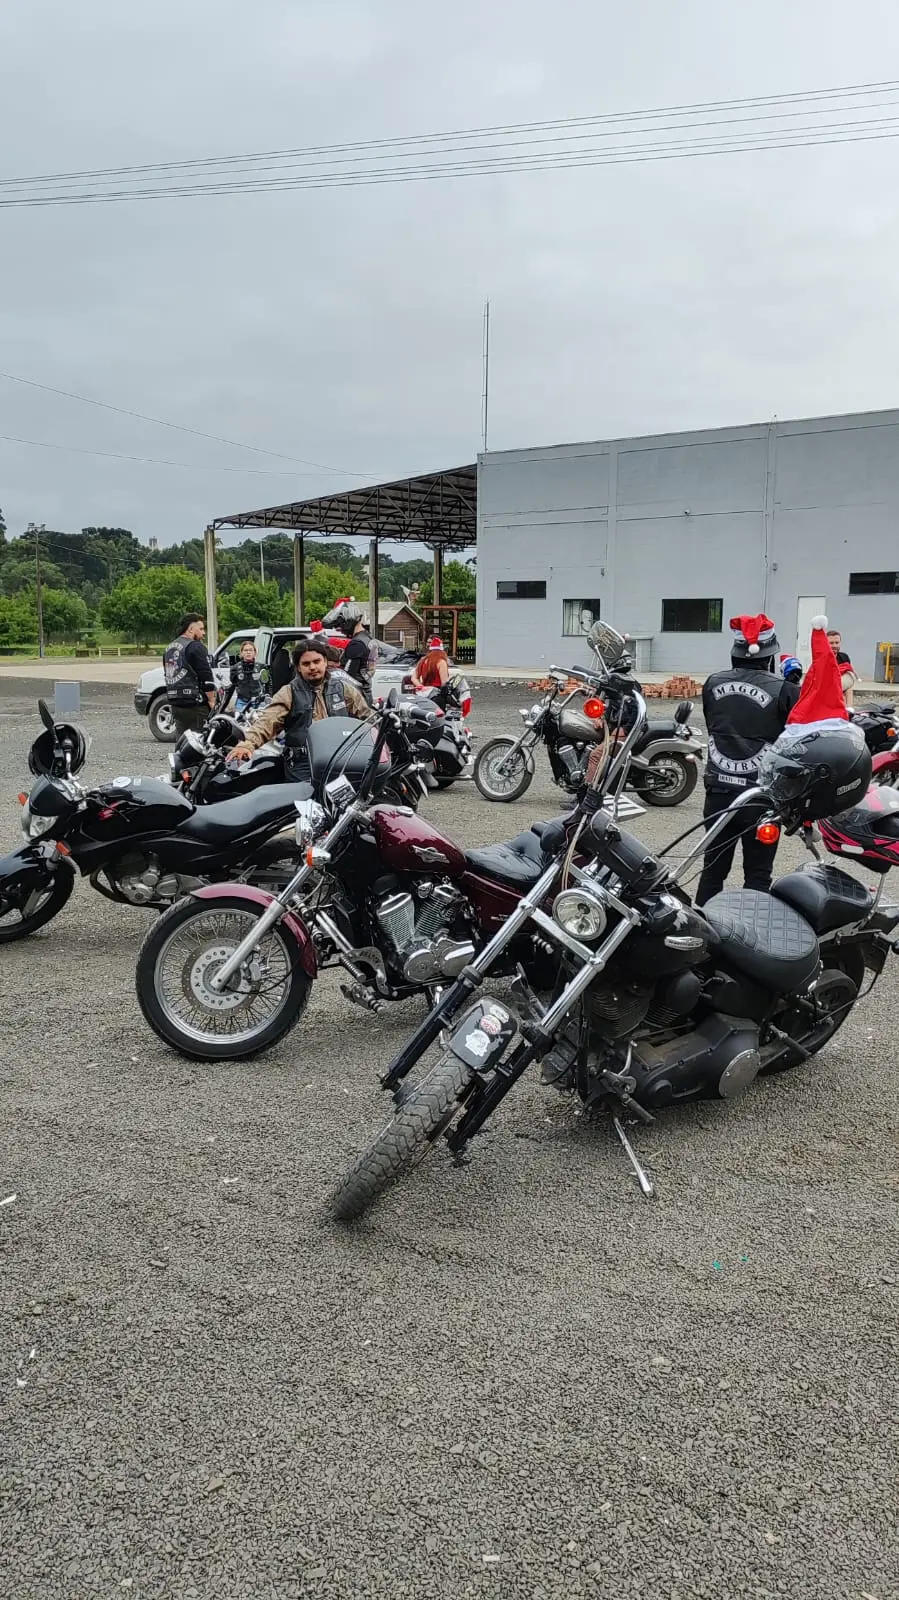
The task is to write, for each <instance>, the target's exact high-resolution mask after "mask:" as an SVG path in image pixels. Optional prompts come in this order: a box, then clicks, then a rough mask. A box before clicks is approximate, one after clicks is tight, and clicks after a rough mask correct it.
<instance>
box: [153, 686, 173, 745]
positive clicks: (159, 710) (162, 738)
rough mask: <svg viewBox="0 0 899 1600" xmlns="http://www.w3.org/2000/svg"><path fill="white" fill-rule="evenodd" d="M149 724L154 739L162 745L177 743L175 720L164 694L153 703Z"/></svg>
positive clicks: (158, 696)
mask: <svg viewBox="0 0 899 1600" xmlns="http://www.w3.org/2000/svg"><path fill="white" fill-rule="evenodd" d="M147 723H148V726H149V729H150V732H151V733H152V735H153V738H154V739H158V740H159V743H160V744H174V743H175V738H176V733H175V718H174V716H173V714H172V708H171V706H170V704H169V702H168V700H167V699H166V697H165V695H164V694H159V695H157V696H156V699H155V700H154V701H153V704H152V705H151V707H150V710H149V712H148V713H147Z"/></svg>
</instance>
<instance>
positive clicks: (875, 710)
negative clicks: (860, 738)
mask: <svg viewBox="0 0 899 1600" xmlns="http://www.w3.org/2000/svg"><path fill="white" fill-rule="evenodd" d="M849 715H850V717H851V719H852V721H853V722H854V723H855V726H856V727H857V728H861V731H862V733H863V734H864V736H865V744H866V745H867V746H868V749H869V750H870V752H871V754H872V756H877V755H880V754H881V752H882V751H884V750H891V749H892V748H893V745H894V744H895V742H896V739H897V737H899V724H897V721H896V707H895V706H888V705H872V706H861V707H859V708H857V709H853V710H852V711H850V713H849Z"/></svg>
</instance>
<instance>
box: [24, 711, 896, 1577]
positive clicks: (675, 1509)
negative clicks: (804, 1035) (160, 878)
mask: <svg viewBox="0 0 899 1600" xmlns="http://www.w3.org/2000/svg"><path fill="white" fill-rule="evenodd" d="M33 701H34V690H33V687H32V686H28V685H24V684H15V683H3V684H2V685H0V713H3V717H2V726H3V730H4V735H5V747H6V761H5V763H4V770H3V774H2V778H0V846H2V847H3V848H8V847H10V846H12V845H13V844H15V843H16V842H17V827H18V824H17V817H16V814H15V813H16V810H17V808H16V806H15V801H14V797H15V794H16V792H17V790H18V789H19V787H20V786H21V784H22V783H23V781H24V779H25V771H26V769H25V760H24V758H25V754H26V751H27V747H28V744H29V742H30V740H31V738H32V737H33V735H34V733H35V732H36V722H35V716H34V713H33ZM518 703H523V701H522V698H521V692H520V690H519V691H511V692H510V693H506V692H504V691H503V692H501V691H497V690H493V691H488V690H486V689H483V690H482V692H481V693H480V694H479V704H478V708H477V711H476V715H475V718H474V725H475V727H476V729H477V730H478V732H479V734H480V735H481V737H484V736H486V735H488V734H489V733H492V732H497V731H500V730H501V729H502V728H503V727H506V726H508V725H509V722H510V716H512V715H514V708H515V706H516V705H517V704H518ZM656 714H658V713H656ZM82 720H83V722H84V724H85V725H86V726H87V727H88V728H89V729H90V731H91V732H92V733H93V735H94V746H93V751H92V754H91V758H90V765H89V772H90V774H91V775H93V776H95V777H97V778H99V777H100V775H104V776H113V775H116V774H118V773H121V772H144V773H146V772H150V773H153V772H158V771H161V769H162V767H163V765H164V753H163V752H162V750H161V747H160V746H158V745H155V744H153V742H152V740H151V739H150V737H149V735H148V734H147V732H146V730H145V729H144V727H143V725H142V724H141V723H139V722H138V720H137V719H136V718H135V716H134V714H133V711H132V710H131V706H130V698H129V696H128V694H127V693H126V692H125V691H123V690H120V689H110V690H106V691H101V690H99V689H92V690H91V691H90V698H89V700H88V701H87V709H86V712H85V715H84V717H83V719H82ZM426 810H427V813H428V814H429V815H430V816H432V817H433V818H434V820H435V821H436V822H437V823H438V825H441V826H444V827H445V828H446V829H447V831H449V832H452V833H453V834H455V835H456V836H457V837H459V838H460V839H462V840H463V841H465V842H467V843H470V844H474V843H485V842H487V841H492V840H498V839H501V838H504V837H507V836H508V835H510V834H511V833H513V832H515V831H517V830H518V829H519V828H520V827H522V826H527V825H528V824H529V823H530V822H531V821H533V820H534V819H536V818H538V817H542V816H546V815H550V814H552V813H553V812H554V811H557V810H558V794H557V792H556V791H555V790H554V789H553V787H552V785H551V783H550V782H549V780H548V777H547V774H546V769H545V768H543V769H541V771H540V774H539V776H538V780H537V781H536V782H535V783H534V785H533V787H532V789H531V791H530V793H529V794H528V795H527V796H526V798H525V799H524V800H523V801H521V802H519V803H518V804H516V805H514V806H511V807H503V806H489V805H487V804H486V803H485V802H483V801H482V800H481V799H480V797H479V796H478V794H477V792H476V791H475V790H474V788H473V787H472V786H464V787H461V786H460V787H459V788H457V790H456V791H450V792H449V793H448V794H446V795H440V796H434V797H431V798H430V799H429V801H428V802H427V806H426ZM698 814H699V796H698V795H697V796H696V797H694V799H693V800H692V801H690V802H689V803H688V805H687V806H685V807H682V808H681V809H679V810H678V811H676V812H674V813H672V814H671V815H669V814H668V813H666V812H664V811H658V812H654V813H652V812H651V813H649V814H648V815H647V816H646V817H644V818H641V819H639V821H638V822H637V824H636V829H637V831H639V832H641V833H642V834H643V835H644V836H645V837H646V838H647V840H648V841H650V842H651V843H654V844H660V843H662V842H663V841H664V840H666V839H668V838H670V837H671V835H672V833H674V832H676V831H680V829H681V828H682V827H683V826H686V824H687V822H688V821H690V820H694V819H695V818H696V817H697V816H698ZM784 855H785V858H787V857H788V856H789V855H790V851H788V850H785V852H784ZM146 925H147V917H146V913H142V912H140V911H137V910H129V909H125V908H118V907H115V906H111V905H108V904H107V903H105V902H104V901H103V900H101V899H100V898H99V897H98V896H97V895H96V894H93V893H92V892H91V891H90V889H89V888H88V887H86V886H85V885H84V884H82V885H80V886H79V889H78V892H77V893H76V894H75V896H74V897H73V900H72V901H71V902H70V904H69V906H68V908H67V909H66V911H65V912H64V914H63V915H62V916H61V917H60V918H59V920H58V922H56V923H55V924H54V925H53V927H52V929H51V931H50V933H49V936H48V937H46V938H37V939H32V940H29V941H26V942H25V943H23V944H21V945H14V946H12V947H8V948H4V950H3V951H2V954H0V960H2V1006H0V1043H2V1047H3V1048H2V1083H3V1104H4V1106H5V1110H6V1117H5V1119H4V1124H3V1139H2V1146H0V1199H3V1198H4V1197H5V1196H6V1195H8V1194H15V1195H16V1197H17V1198H16V1199H15V1201H14V1202H13V1203H12V1204H10V1205H8V1206H4V1207H2V1209H0V1251H2V1255H0V1261H2V1276H0V1282H2V1291H0V1293H2V1314H3V1324H2V1335H0V1384H2V1387H0V1397H2V1400H0V1404H2V1418H3V1420H2V1463H0V1484H2V1507H3V1509H2V1523H0V1526H2V1528H3V1534H2V1537H0V1594H2V1596H3V1597H4V1600H6V1597H13V1596H15V1597H16V1600H51V1597H52V1600H57V1597H59V1600H62V1597H65V1600H86V1597H93V1596H102V1597H111V1596H114V1595H123V1594H124V1595H131V1596H134V1597H154V1600H157V1597H158V1600H288V1597H293V1596H307V1595H308V1596H322V1597H332V1596H334V1597H337V1596H341V1597H344V1596H352V1597H360V1600H361V1597H363V1596H379V1597H380V1596H384V1597H391V1600H397V1597H402V1596H410V1597H412V1596H414V1597H415V1600H426V1597H429V1596H435V1597H436V1596H440V1597H443V1600H446V1597H452V1600H456V1597H463V1596H477V1597H480V1596H484V1597H488V1596H489V1597H493V1596H497V1597H502V1600H506V1597H508V1600H519V1597H521V1600H539V1597H549V1596H553V1597H556V1596H559V1597H566V1600H567V1597H575V1596H595V1597H603V1600H630V1597H632V1596H633V1597H637V1596H639V1597H644V1600H693V1597H700V1596H703V1597H714V1600H738V1597H743V1596H746V1597H749V1596H752V1597H758V1600H761V1597H770V1596H789V1597H791V1600H804V1597H808V1600H813V1597H814V1600H861V1597H863V1596H868V1597H871V1596H875V1597H877V1600H895V1597H896V1596H897V1595H899V1587H897V1583H899V1573H897V1545H896V1521H895V1463H896V1426H895V1424H896V1400H895V1396H896V1389H895V1376H896V1358H897V1354H899V1337H897V1309H899V1295H897V1282H899V1266H897V1259H899V1251H897V1245H899V1230H897V1212H896V1201H897V1196H899V1171H897V1168H899V1155H897V1149H896V1127H897V1099H899V1095H897V1074H896V1067H897V1059H896V1049H895V1045H894V1043H893V1040H894V1035H895V1020H896V1011H897V1006H896V977H895V970H894V971H889V970H888V972H887V974H886V975H885V977H884V978H883V980H882V982H881V985H880V987H879V989H878V990H877V991H876V992H875V994H874V995H873V996H872V997H871V999H870V1000H868V1001H867V1002H866V1003H864V1004H863V1005H862V1006H860V1007H859V1010H858V1012H857V1015H856V1016H855V1017H854V1018H853V1019H852V1020H851V1021H850V1023H849V1025H848V1026H847V1027H846V1028H845V1030H844V1031H843V1033H842V1034H841V1035H840V1037H839V1041H838V1042H836V1043H835V1044H834V1045H833V1046H832V1047H831V1048H830V1049H828V1050H827V1051H826V1052H825V1053H824V1054H823V1055H822V1057H821V1058H820V1059H819V1060H818V1061H817V1062H816V1063H815V1065H814V1066H813V1067H810V1068H808V1069H800V1070H798V1071H796V1072H794V1073H791V1074H788V1075H787V1076H786V1077H784V1078H780V1079H774V1080H768V1081H765V1082H763V1083H761V1084H758V1085H756V1086H754V1087H753V1089H752V1090H751V1091H750V1093H749V1094H748V1095H747V1097H746V1098H745V1099H744V1100H742V1101H741V1102H738V1103H731V1104H728V1105H724V1104H721V1105H717V1104H716V1105H709V1106H705V1107H703V1108H701V1109H698V1110H697V1109H690V1110H685V1111H683V1112H681V1113H680V1114H668V1115H667V1116H665V1118H664V1120H663V1121H662V1122H661V1123H660V1124H658V1125H657V1126H656V1127H655V1128H654V1129H651V1130H648V1131H645V1132H641V1133H640V1134H639V1135H638V1136H637V1137H638V1142H639V1146H640V1148H641V1150H642V1152H643V1153H644V1155H645V1156H646V1157H647V1159H649V1160H650V1161H651V1165H652V1168H653V1171H654V1173H655V1176H656V1179H657V1187H658V1194H659V1198H658V1199H657V1201H656V1202H655V1203H647V1202H646V1201H645V1200H643V1199H642V1198H641V1197H640V1195H639V1194H638V1192H637V1191H636V1188H635V1187H634V1185H633V1184H632V1182H631V1180H630V1178H629V1176H628V1172H627V1169H626V1165H625V1163H624V1160H623V1157H622V1155H621V1153H620V1152H619V1151H618V1150H617V1148H616V1146H615V1144H614V1142H613V1141H612V1140H611V1139H610V1136H609V1135H608V1134H607V1133H606V1132H605V1131H604V1130H602V1129H599V1128H594V1127H589V1126H586V1125H584V1123H583V1122H581V1121H579V1120H578V1119H577V1117H576V1115H575V1112H574V1108H573V1106H572V1105H571V1104H570V1103H569V1102H567V1101H564V1100H562V1099H560V1098H558V1097H552V1096H551V1095H550V1093H549V1092H548V1091H541V1090H540V1089H539V1087H538V1086H537V1084H536V1082H528V1083H526V1084H525V1085H523V1086H520V1087H519V1090H518V1091H517V1092H516V1093H515V1094H513V1095H512V1096H510V1097H509V1099H508V1100H507V1101H506V1103H505V1106H504V1107H503V1110H502V1113H501V1115H499V1116H498V1117H497V1118H496V1120H495V1122H494V1125H493V1127H492V1130H491V1131H490V1132H489V1133H488V1134H487V1135H486V1136H485V1137H483V1138H482V1139H481V1140H480V1141H478V1143H477V1146H476V1147H475V1150H474V1155H473V1159H472V1161H471V1163H470V1165H468V1166H466V1167H465V1168H464V1169H462V1170H461V1171H457V1170H454V1169H453V1168H452V1167H451V1166H450V1165H449V1163H448V1162H447V1161H445V1160H443V1159H442V1158H437V1157H434V1158H432V1159H431V1160H430V1161H429V1162H426V1163H425V1164H424V1166H423V1167H422V1168H421V1169H419V1171H418V1172H416V1173H415V1175H414V1176H413V1177H412V1178H411V1179H410V1180H408V1181H407V1182H406V1183H405V1184H404V1185H402V1186H401V1187H400V1188H399V1189H398V1190H397V1191H395V1193H394V1194H392V1195H391V1196H390V1198H389V1199H388V1200H386V1201H385V1202H384V1203H383V1204H382V1205H381V1206H380V1207H379V1208H378V1209H377V1210H376V1211H375V1212H374V1213H373V1214H372V1216H371V1218H370V1220H368V1221H366V1222H365V1223H363V1224H362V1225H360V1226H359V1227H357V1228H355V1229H353V1230H350V1231H345V1232H342V1231H339V1230H336V1229H335V1228H333V1227H332V1226H330V1225H329V1224H328V1223H327V1222H326V1221H325V1220H324V1216H323V1209H322V1202H323V1198H324V1197H325V1196H326V1195H327V1193H328V1191H329V1190H330V1188H331V1187H332V1185H333V1184H334V1182H335V1180H336V1179H337V1177H338V1175H339V1174H340V1173H341V1172H342V1171H343V1169H344V1168H345V1167H346V1166H347V1165H348V1163H349V1162H350V1160H351V1158H352V1157H353V1156H354V1155H355V1153H356V1152H357V1151H358V1149H359V1147H360V1146H361V1145H362V1143H363V1142H364V1141H365V1140H366V1139H367V1138H368V1137H369V1135H370V1134H371V1132H372V1131H373V1129H375V1128H376V1127H377V1125H378V1122H379V1119H382V1118H383V1117H384V1114H385V1106H384V1104H383V1103H382V1102H383V1097H381V1096H380V1095H379V1092H378V1090H377V1087H376V1080H377V1072H378V1069H379V1068H380V1067H381V1065H382V1064H383V1062H384V1061H385V1059H386V1058H387V1057H388V1056H389V1054H390V1053H391V1051H392V1050H393V1049H394V1048H395V1046H396V1045H397V1043H398V1042H399V1040H400V1039H401V1038H402V1036H403V1034H404V1032H405V1031H407V1030H408V1028H409V1027H410V1026H411V1025H412V1024H413V1023H414V1021H416V1020H417V1018H418V1017H419V1015H420V1011H419V1009H418V1008H417V1006H408V1007H404V1008H402V1009H399V1010H394V1011H392V1012H390V1013H388V1014H387V1015H386V1016H382V1017H379V1018H371V1017H370V1016H368V1015H366V1014H365V1013H362V1012H357V1011H353V1010H350V1011H347V1010H346V1007H345V1004H344V1002H343V1001H342V998H341V997H340V995H339V991H338V989H337V986H336V982H335V981H333V980H332V979H331V978H330V977H326V978H325V979H323V980H322V981H321V983H320V984H319V986H318V987H317V989H316V993H315V997H314V999H313V1001H312V1004H311V1006H310V1009H309V1011H308V1013H307V1018H306V1020H305V1021H304V1023H303V1024H302V1026H301V1028H300V1029H299V1030H298V1031H297V1032H296V1033H295V1034H293V1035H292V1036H290V1037H289V1038H288V1040H287V1041H286V1042H285V1043H284V1044H283V1045H282V1047H281V1048H280V1049H277V1050H275V1051H273V1052H271V1053H270V1055H269V1056H268V1057H265V1058H263V1059H261V1060H260V1061H258V1062H256V1063H254V1064H251V1065H248V1066H243V1067H240V1066H234V1067H217V1068H206V1067H202V1066H197V1065H194V1064H190V1063H186V1062H184V1061H182V1060H180V1059H178V1058H176V1057H175V1056H173V1055H172V1054H170V1053H169V1052H168V1051H167V1050H165V1049H164V1048H163V1047H162V1046H161V1045H160V1044H158V1043H157V1041H156V1040H155V1038H154V1037H152V1036H151V1035H150V1034H149V1033H148V1031H147V1029H146V1028H145V1027H144V1025H143V1023H142V1020H141V1018H140V1015H139V1012H138V1009H137V1005H136V1003H135V1000H134V994H133V969H134V962H135V957H136V953H137V948H138V944H139V941H140V939H141V935H142V932H143V929H144V928H145V927H146Z"/></svg>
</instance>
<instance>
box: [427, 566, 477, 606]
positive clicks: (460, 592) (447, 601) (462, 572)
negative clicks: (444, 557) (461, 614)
mask: <svg viewBox="0 0 899 1600" xmlns="http://www.w3.org/2000/svg"><path fill="white" fill-rule="evenodd" d="M477 593H478V585H477V579H476V578H475V575H474V573H473V572H471V571H469V569H468V567H466V566H465V565H464V564H463V562H461V561H448V562H447V563H446V566H445V567H444V569H443V583H442V585H441V589H440V599H441V602H442V603H443V605H445V606H473V605H474V603H475V600H476V599H477ZM421 601H422V604H423V605H426V606H431V605H433V604H434V579H433V577H430V578H427V579H426V580H425V582H424V583H423V584H422V586H421Z"/></svg>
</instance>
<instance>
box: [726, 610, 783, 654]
mask: <svg viewBox="0 0 899 1600" xmlns="http://www.w3.org/2000/svg"><path fill="white" fill-rule="evenodd" d="M730 626H731V628H732V629H733V633H734V644H738V645H739V644H745V646H746V654H747V655H750V656H757V655H761V654H763V653H764V654H768V655H770V654H771V653H772V651H771V650H768V651H763V646H765V645H772V643H773V645H774V647H775V648H776V643H777V641H776V639H775V635H774V623H773V622H772V621H771V618H770V617H766V616H765V613H764V612H763V611H762V612H760V613H759V615H758V616H757V617H750V616H746V615H743V616H739V617H731V619H730Z"/></svg>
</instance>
